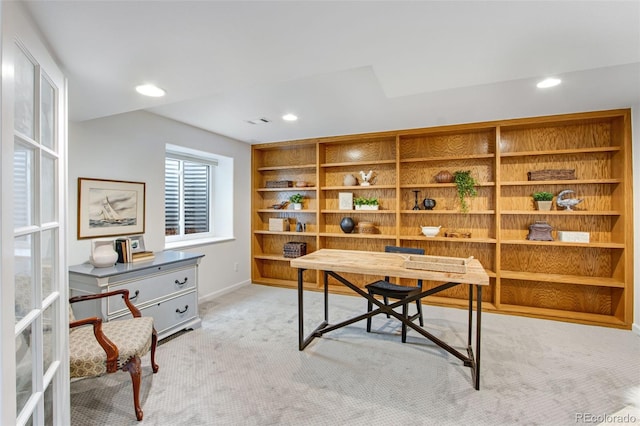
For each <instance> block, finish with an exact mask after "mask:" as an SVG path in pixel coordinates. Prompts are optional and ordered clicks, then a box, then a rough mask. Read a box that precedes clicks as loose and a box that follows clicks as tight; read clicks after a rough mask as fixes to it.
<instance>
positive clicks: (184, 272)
mask: <svg viewBox="0 0 640 426" xmlns="http://www.w3.org/2000/svg"><path fill="white" fill-rule="evenodd" d="M195 285H196V275H195V268H186V269H180V270H176V271H169V272H168V273H165V274H160V275H155V276H152V277H149V278H144V279H141V280H138V281H130V282H127V283H123V284H121V285H116V286H110V287H109V290H117V289H123V288H126V289H128V290H129V299H130V300H131V301H132V302H133V304H134V305H136V306H142V305H144V304H146V303H147V302H151V301H153V300H155V299H158V298H161V297H164V298H166V297H170V296H171V294H173V293H176V292H179V291H183V290H188V289H193V288H194V287H195ZM124 310H127V311H128V309H127V307H126V305H125V304H124V301H123V300H122V298H120V297H109V298H108V300H107V315H108V316H109V317H111V316H112V315H115V314H118V313H119V312H122V311H124Z"/></svg>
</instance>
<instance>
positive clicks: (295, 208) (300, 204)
mask: <svg viewBox="0 0 640 426" xmlns="http://www.w3.org/2000/svg"><path fill="white" fill-rule="evenodd" d="M293 209H294V210H302V203H293Z"/></svg>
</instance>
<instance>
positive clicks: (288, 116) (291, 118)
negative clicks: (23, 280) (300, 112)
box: [282, 114, 298, 121]
mask: <svg viewBox="0 0 640 426" xmlns="http://www.w3.org/2000/svg"><path fill="white" fill-rule="evenodd" d="M282 119H283V120H284V121H296V120H297V119H298V116H297V115H294V114H285V115H283V116H282Z"/></svg>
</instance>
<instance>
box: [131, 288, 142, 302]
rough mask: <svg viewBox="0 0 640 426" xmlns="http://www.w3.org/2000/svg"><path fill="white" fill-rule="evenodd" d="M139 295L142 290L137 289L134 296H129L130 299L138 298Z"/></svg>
mask: <svg viewBox="0 0 640 426" xmlns="http://www.w3.org/2000/svg"><path fill="white" fill-rule="evenodd" d="M138 296H140V290H136V291H135V292H134V293H133V296H131V297H130V298H129V300H134V299H137V298H138Z"/></svg>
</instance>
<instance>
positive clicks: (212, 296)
mask: <svg viewBox="0 0 640 426" xmlns="http://www.w3.org/2000/svg"><path fill="white" fill-rule="evenodd" d="M250 284H251V280H245V281H241V282H239V283H237V284H233V285H231V286H229V287H225V288H223V289H222V290H217V291H214V292H212V293H209V294H206V295H204V296H202V295H200V296H199V297H198V302H207V301H209V300H213V299H215V298H216V297H220V296H222V295H225V294H227V293H231V292H232V291H235V290H237V289H239V288H240V287H244V286H247V285H250Z"/></svg>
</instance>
